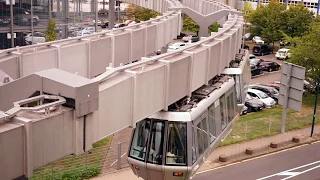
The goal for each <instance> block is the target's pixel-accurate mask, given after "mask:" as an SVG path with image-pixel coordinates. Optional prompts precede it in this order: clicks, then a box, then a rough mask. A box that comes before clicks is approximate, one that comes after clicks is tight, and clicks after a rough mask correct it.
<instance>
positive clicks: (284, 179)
mask: <svg viewBox="0 0 320 180" xmlns="http://www.w3.org/2000/svg"><path fill="white" fill-rule="evenodd" d="M319 167H320V165H319V166H316V167H313V168H310V169H307V170H305V171H302V172H301V173H299V174H296V175H293V176H290V177H286V178H283V179H281V180H286V179H290V178H293V177H295V176H298V175H300V174H303V173H306V172H309V171H312V170H314V169H317V168H319Z"/></svg>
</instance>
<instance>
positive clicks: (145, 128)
mask: <svg viewBox="0 0 320 180" xmlns="http://www.w3.org/2000/svg"><path fill="white" fill-rule="evenodd" d="M149 132H150V120H149V119H146V120H142V121H140V122H138V123H137V127H136V129H135V130H134V136H133V139H132V144H131V149H130V157H133V158H136V159H138V160H142V161H144V160H145V156H146V148H147V141H148V137H149Z"/></svg>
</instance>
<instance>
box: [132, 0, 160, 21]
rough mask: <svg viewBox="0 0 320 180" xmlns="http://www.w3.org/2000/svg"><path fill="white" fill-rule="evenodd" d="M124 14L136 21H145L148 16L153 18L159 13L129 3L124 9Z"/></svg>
mask: <svg viewBox="0 0 320 180" xmlns="http://www.w3.org/2000/svg"><path fill="white" fill-rule="evenodd" d="M126 15H127V16H128V17H130V18H133V19H134V20H135V21H136V22H140V21H147V20H149V19H150V18H155V17H157V16H160V15H161V14H160V13H158V12H156V11H153V10H151V9H147V8H144V7H140V6H137V5H134V4H130V5H129V6H128V8H127V9H126Z"/></svg>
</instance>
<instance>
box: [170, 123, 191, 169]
mask: <svg viewBox="0 0 320 180" xmlns="http://www.w3.org/2000/svg"><path fill="white" fill-rule="evenodd" d="M166 164H167V165H179V166H181V165H187V124H186V123H178V122H171V123H169V126H168V142H167V157H166Z"/></svg>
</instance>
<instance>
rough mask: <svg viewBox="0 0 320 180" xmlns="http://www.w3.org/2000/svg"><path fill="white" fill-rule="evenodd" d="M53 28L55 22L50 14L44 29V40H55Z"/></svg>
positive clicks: (55, 35)
mask: <svg viewBox="0 0 320 180" xmlns="http://www.w3.org/2000/svg"><path fill="white" fill-rule="evenodd" d="M55 28H56V22H55V21H54V19H53V18H52V16H50V17H49V26H48V30H47V31H46V42H49V41H55V40H57V34H56V32H55Z"/></svg>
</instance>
